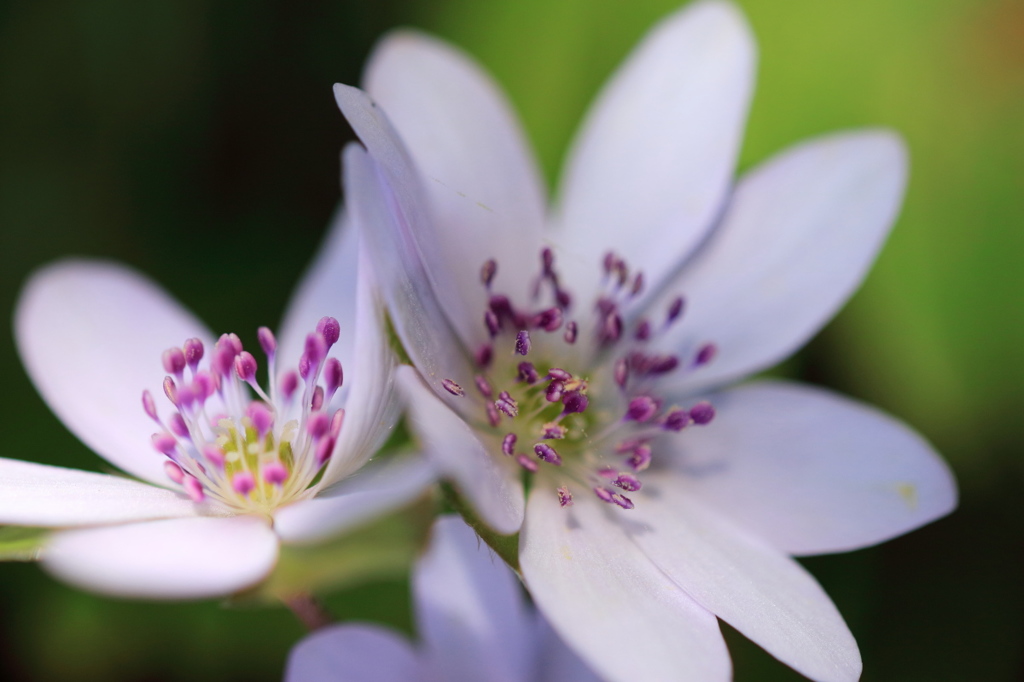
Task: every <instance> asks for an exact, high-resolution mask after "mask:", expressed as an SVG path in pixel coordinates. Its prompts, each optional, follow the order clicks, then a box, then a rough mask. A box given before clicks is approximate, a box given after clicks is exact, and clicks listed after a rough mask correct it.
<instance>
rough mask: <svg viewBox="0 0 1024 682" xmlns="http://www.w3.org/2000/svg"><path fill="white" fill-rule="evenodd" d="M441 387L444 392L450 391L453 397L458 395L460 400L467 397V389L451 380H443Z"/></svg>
mask: <svg viewBox="0 0 1024 682" xmlns="http://www.w3.org/2000/svg"><path fill="white" fill-rule="evenodd" d="M441 386H442V387H443V388H444V390H446V391H448V392H449V393H451V394H452V395H457V396H459V397H460V398H461V397H462V396H464V395H466V391H465V389H463V388H462V386H459V385H458V384H457V383H455V382H454V381H452V380H451V379H442V380H441Z"/></svg>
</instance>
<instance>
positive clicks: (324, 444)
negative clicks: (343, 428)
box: [316, 437, 336, 467]
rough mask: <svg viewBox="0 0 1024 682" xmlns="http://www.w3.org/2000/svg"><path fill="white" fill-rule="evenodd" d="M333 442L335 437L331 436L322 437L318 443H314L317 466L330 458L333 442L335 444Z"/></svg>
mask: <svg viewBox="0 0 1024 682" xmlns="http://www.w3.org/2000/svg"><path fill="white" fill-rule="evenodd" d="M335 442H336V441H335V439H334V438H333V437H332V438H323V439H321V440H320V442H319V443H317V445H316V465H317V466H318V467H321V466H323V465H324V464H325V463H326V462H327V460H329V459H330V458H331V455H333V454H334V444H335Z"/></svg>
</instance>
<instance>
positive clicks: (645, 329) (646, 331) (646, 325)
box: [634, 320, 651, 341]
mask: <svg viewBox="0 0 1024 682" xmlns="http://www.w3.org/2000/svg"><path fill="white" fill-rule="evenodd" d="M634 336H635V337H636V340H637V341H646V340H647V339H649V338H651V323H650V322H648V321H647V320H641V321H640V324H638V325H637V327H636V332H635V333H634Z"/></svg>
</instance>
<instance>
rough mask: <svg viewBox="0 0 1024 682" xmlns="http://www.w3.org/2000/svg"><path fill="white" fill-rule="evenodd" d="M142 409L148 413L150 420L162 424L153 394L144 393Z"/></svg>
mask: <svg viewBox="0 0 1024 682" xmlns="http://www.w3.org/2000/svg"><path fill="white" fill-rule="evenodd" d="M142 409H144V410H145V411H146V414H147V415H149V418H150V419H152V420H153V421H155V422H156V423H158V424H159V423H160V418H159V417H158V416H157V413H156V401H154V400H153V394H152V393H150V392H149V391H143V392H142Z"/></svg>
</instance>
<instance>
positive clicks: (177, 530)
mask: <svg viewBox="0 0 1024 682" xmlns="http://www.w3.org/2000/svg"><path fill="white" fill-rule="evenodd" d="M276 562H277V536H276V535H274V532H273V531H272V530H271V529H270V526H268V525H267V523H266V521H264V520H263V519H259V518H256V517H253V516H233V517H230V518H190V519H169V520H164V521H144V522H142V523H133V524H128V525H123V526H107V527H103V528H88V529H83V530H67V531H60V532H57V533H54V534H53V535H52V536H51V540H50V542H49V544H48V545H47V546H46V548H45V549H44V551H43V566H44V567H45V568H46V569H47V570H48V571H49V572H50V573H52V574H53V575H55V576H56V577H58V578H60V579H61V580H64V581H66V582H68V583H71V584H72V585H75V586H77V587H80V588H82V589H86V590H90V591H93V592H99V593H101V594H108V595H112V596H118V597H142V598H151V599H203V598H207V597H218V596H223V595H226V594H230V593H232V592H237V591H239V590H242V589H244V588H246V587H250V586H252V585H254V584H255V583H257V582H259V581H260V580H262V579H263V578H265V577H266V576H267V574H268V573H269V572H270V570H271V569H272V568H273V567H274V564H275V563H276Z"/></svg>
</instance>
